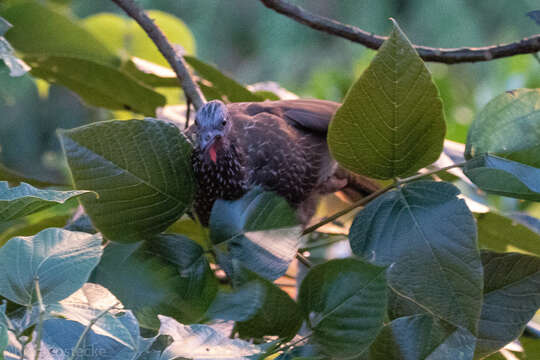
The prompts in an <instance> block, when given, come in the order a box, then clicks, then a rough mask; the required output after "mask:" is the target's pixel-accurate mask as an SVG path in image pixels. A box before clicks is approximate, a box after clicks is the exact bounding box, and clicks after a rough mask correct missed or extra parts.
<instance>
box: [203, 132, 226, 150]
mask: <svg viewBox="0 0 540 360" xmlns="http://www.w3.org/2000/svg"><path fill="white" fill-rule="evenodd" d="M220 138H221V133H219V132H208V133H206V134H203V136H201V138H200V148H201V149H203V150H205V151H206V150H208V148H209V147H210V145H212V144H213V143H214V141H216V140H218V139H220Z"/></svg>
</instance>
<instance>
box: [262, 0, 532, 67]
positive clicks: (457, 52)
mask: <svg viewBox="0 0 540 360" xmlns="http://www.w3.org/2000/svg"><path fill="white" fill-rule="evenodd" d="M260 1H261V2H262V3H263V4H264V5H265V6H266V7H267V8H269V9H272V10H274V11H276V12H278V13H280V14H283V15H285V16H287V17H290V18H291V19H293V20H295V21H297V22H299V23H302V24H304V25H307V26H309V27H311V28H312V29H315V30H319V31H323V32H325V33H328V34H331V35H336V36H339V37H342V38H345V39H347V40H350V41H353V42H356V43H359V44H362V45H364V46H365V47H367V48H370V49H373V50H377V49H378V48H379V47H380V46H381V45H382V43H383V42H384V41H385V40H386V37H385V36H380V35H375V34H372V33H369V32H367V31H364V30H362V29H360V28H358V27H356V26H352V25H347V24H343V23H340V22H338V21H335V20H332V19H329V18H326V17H324V16H319V15H316V14H313V13H311V12H309V11H307V10H305V9H303V8H301V7H300V6H296V5H293V4H289V3H288V2H286V1H283V0H260ZM413 46H414V47H415V49H416V51H418V54H419V55H420V57H421V58H422V59H424V60H425V61H433V62H440V63H445V64H457V63H464V62H479V61H490V60H493V59H499V58H504V57H509V56H514V55H520V54H534V53H536V52H538V51H540V34H535V35H532V36H530V37H528V38H523V39H521V40H519V41H516V42H513V43H509V44H502V45H492V46H483V47H477V48H467V47H461V48H451V49H445V48H432V47H428V46H420V45H413Z"/></svg>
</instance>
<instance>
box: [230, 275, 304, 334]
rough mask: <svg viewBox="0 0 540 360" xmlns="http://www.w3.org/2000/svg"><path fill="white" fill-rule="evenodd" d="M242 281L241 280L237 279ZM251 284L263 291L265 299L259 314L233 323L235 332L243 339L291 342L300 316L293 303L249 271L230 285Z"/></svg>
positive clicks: (273, 285) (273, 286)
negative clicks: (272, 339) (234, 283)
mask: <svg viewBox="0 0 540 360" xmlns="http://www.w3.org/2000/svg"><path fill="white" fill-rule="evenodd" d="M242 277H244V279H240V278H242ZM246 281H247V283H248V284H249V283H251V282H252V281H256V282H257V283H259V284H260V285H262V286H263V287H264V291H265V297H264V302H263V304H262V306H261V308H260V310H259V311H258V312H257V313H256V314H255V315H254V316H252V317H251V318H250V319H248V320H245V321H239V322H237V323H236V330H237V331H238V334H239V335H240V337H242V338H256V339H262V338H263V337H264V336H277V337H279V338H281V339H292V338H293V337H294V336H295V335H296V333H297V332H298V330H299V329H300V326H301V325H302V315H301V313H300V310H299V308H298V305H297V304H296V302H294V300H293V299H291V297H290V296H289V295H288V294H287V293H286V292H285V291H283V290H281V289H280V288H279V287H277V286H276V285H275V284H274V283H272V282H270V281H268V280H266V279H264V278H262V277H260V276H258V275H256V274H255V273H253V272H250V271H244V272H243V273H242V274H241V275H238V274H237V276H236V277H235V279H233V282H243V284H245V282H246Z"/></svg>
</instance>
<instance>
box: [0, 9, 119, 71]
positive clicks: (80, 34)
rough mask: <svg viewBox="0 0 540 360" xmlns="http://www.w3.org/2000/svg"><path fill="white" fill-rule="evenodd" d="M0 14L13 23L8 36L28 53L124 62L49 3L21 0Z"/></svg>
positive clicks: (109, 62) (101, 61) (17, 46)
mask: <svg viewBox="0 0 540 360" xmlns="http://www.w3.org/2000/svg"><path fill="white" fill-rule="evenodd" d="M0 15H1V16H3V17H5V18H6V19H7V20H8V21H9V22H10V23H11V24H13V28H12V29H10V30H9V31H8V32H7V34H6V38H7V39H8V40H9V42H10V43H11V44H12V45H13V46H14V47H15V49H17V50H18V51H21V52H23V53H24V54H25V55H44V56H60V57H76V58H80V59H86V60H92V61H95V62H98V63H102V64H109V65H112V66H116V65H119V64H120V61H119V59H118V58H117V57H116V56H115V55H114V54H113V53H112V52H111V51H109V50H108V49H107V48H106V47H105V46H104V45H103V44H102V43H101V42H99V41H98V40H97V39H96V38H95V37H94V36H93V35H92V34H90V33H89V32H88V31H86V30H85V29H83V28H82V27H81V26H79V25H78V24H77V23H76V22H75V21H74V20H72V19H70V18H69V17H67V16H65V15H62V14H60V13H58V12H56V11H54V10H52V9H50V8H48V7H47V6H45V5H42V4H39V3H37V2H35V1H18V2H15V3H14V4H13V6H8V7H7V8H6V9H5V10H3V11H1V12H0ZM102 31H103V29H102ZM104 32H105V33H107V31H104ZM77 70H81V69H77Z"/></svg>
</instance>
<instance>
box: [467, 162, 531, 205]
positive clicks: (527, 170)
mask: <svg viewBox="0 0 540 360" xmlns="http://www.w3.org/2000/svg"><path fill="white" fill-rule="evenodd" d="M463 172H464V173H465V175H467V177H468V178H469V179H471V181H472V182H473V183H475V185H476V186H478V187H479V188H480V189H482V190H484V191H487V192H489V193H492V194H497V195H503V196H508V197H513V198H518V199H525V200H532V201H540V181H538V179H540V169H539V168H535V167H532V166H528V165H525V164H521V163H518V162H515V161H511V160H507V159H504V158H501V157H498V156H495V155H489V154H482V155H479V156H477V157H475V158H473V159H471V160H469V161H467V163H466V164H465V167H464V168H463Z"/></svg>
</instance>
